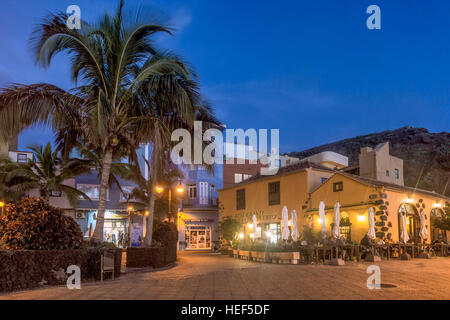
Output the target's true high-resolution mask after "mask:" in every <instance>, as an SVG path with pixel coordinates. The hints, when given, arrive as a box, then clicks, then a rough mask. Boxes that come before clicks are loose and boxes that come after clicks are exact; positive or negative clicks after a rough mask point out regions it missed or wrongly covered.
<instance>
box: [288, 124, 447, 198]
mask: <svg viewBox="0 0 450 320" xmlns="http://www.w3.org/2000/svg"><path fill="white" fill-rule="evenodd" d="M385 141H389V143H390V153H391V154H392V155H393V156H395V157H398V158H401V159H403V167H404V176H405V185H406V186H409V187H415V188H420V189H425V190H430V191H435V192H437V193H440V194H444V195H446V196H448V197H450V133H449V132H440V133H430V132H429V131H428V130H427V129H424V128H412V127H409V126H407V127H403V128H399V129H396V130H387V131H383V132H379V133H372V134H368V135H364V136H357V137H354V138H349V139H344V140H340V141H336V142H333V143H329V144H324V145H321V146H318V147H314V148H311V149H308V150H305V151H301V152H291V153H288V155H289V156H292V157H298V158H306V157H308V156H311V155H313V154H316V153H319V152H323V151H334V152H337V153H340V154H342V155H345V156H347V157H348V158H349V166H357V165H358V154H359V151H360V148H362V147H366V146H367V147H372V148H374V147H375V146H376V145H377V144H379V143H382V142H385Z"/></svg>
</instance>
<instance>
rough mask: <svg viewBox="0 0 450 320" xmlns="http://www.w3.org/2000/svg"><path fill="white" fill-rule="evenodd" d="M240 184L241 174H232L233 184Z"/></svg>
mask: <svg viewBox="0 0 450 320" xmlns="http://www.w3.org/2000/svg"><path fill="white" fill-rule="evenodd" d="M239 182H242V173H235V174H234V183H239Z"/></svg>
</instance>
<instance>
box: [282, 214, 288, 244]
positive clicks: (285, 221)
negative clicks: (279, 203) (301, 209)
mask: <svg viewBox="0 0 450 320" xmlns="http://www.w3.org/2000/svg"><path fill="white" fill-rule="evenodd" d="M281 218H282V221H283V231H282V232H281V239H283V240H289V226H288V224H289V212H288V209H287V207H286V206H284V207H283V211H282V213H281Z"/></svg>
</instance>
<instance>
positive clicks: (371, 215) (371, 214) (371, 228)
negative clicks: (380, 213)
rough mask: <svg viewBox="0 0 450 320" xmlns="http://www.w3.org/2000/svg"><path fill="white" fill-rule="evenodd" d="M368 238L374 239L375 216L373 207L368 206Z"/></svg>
mask: <svg viewBox="0 0 450 320" xmlns="http://www.w3.org/2000/svg"><path fill="white" fill-rule="evenodd" d="M367 236H368V237H369V239H372V240H375V238H376V235H375V216H374V209H373V207H370V208H369V232H367Z"/></svg>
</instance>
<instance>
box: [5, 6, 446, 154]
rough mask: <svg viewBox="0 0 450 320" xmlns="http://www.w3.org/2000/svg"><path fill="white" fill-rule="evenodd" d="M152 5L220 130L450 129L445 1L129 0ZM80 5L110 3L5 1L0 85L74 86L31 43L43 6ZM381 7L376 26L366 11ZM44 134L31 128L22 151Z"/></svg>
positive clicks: (346, 133)
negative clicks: (37, 60)
mask: <svg viewBox="0 0 450 320" xmlns="http://www.w3.org/2000/svg"><path fill="white" fill-rule="evenodd" d="M142 3H145V4H146V5H148V4H152V6H153V7H154V8H155V10H156V11H157V13H158V16H160V17H163V18H164V19H165V20H166V21H168V23H170V24H171V25H172V26H173V27H175V28H177V29H178V31H177V32H176V36H175V37H173V38H170V37H167V36H165V37H159V38H158V41H157V45H158V47H160V48H168V49H173V50H175V51H176V52H178V53H180V54H181V55H182V56H184V57H185V58H186V59H187V60H188V61H190V62H191V63H192V64H193V65H194V66H195V68H196V70H197V72H198V73H199V74H200V77H201V84H202V92H203V94H204V95H205V96H206V97H207V99H208V100H210V101H211V102H212V104H213V106H214V107H215V108H216V111H217V115H218V116H219V118H220V119H221V120H222V121H223V122H225V123H226V124H227V127H228V128H243V129H247V128H256V129H259V128H267V129H271V128H279V129H280V144H281V151H282V152H289V151H300V150H303V149H306V148H309V147H313V146H316V145H320V144H324V143H329V142H332V141H336V140H339V139H343V138H348V137H353V136H356V135H363V134H368V133H372V132H377V131H382V130H388V129H396V128H398V127H402V126H405V125H411V126H417V127H425V128H427V129H429V130H430V131H432V132H441V131H449V129H450V113H449V110H450V108H449V103H450V97H449V89H450V19H449V18H448V17H449V14H450V2H448V1H441V0H435V1H411V0H409V1H406V0H405V1H400V0H396V1H392V0H391V1H381V0H371V1H365V0H358V1H323V0H316V1H299V0H291V1H288V0H280V1H262V0H259V1H254V0H243V1H237V0H196V1H188V0H173V1H169V0H166V1H162V0H161V1H134V0H128V1H126V5H127V7H133V6H137V5H139V4H142ZM71 4H77V5H78V6H80V7H81V10H82V18H83V19H84V20H87V21H92V20H93V19H95V18H96V17H97V16H99V15H100V14H101V13H102V12H103V11H105V10H109V11H111V12H112V11H113V10H115V8H116V5H117V1H111V0H108V1H107V0H95V1H93V0H70V1H66V0H40V1H35V0H2V1H1V4H0V39H1V40H0V41H1V48H2V49H1V50H0V86H4V85H5V84H6V83H8V82H19V83H26V84H31V83H36V82H49V83H53V84H56V85H58V86H61V87H63V88H65V89H69V88H70V87H71V83H70V81H69V77H68V70H69V67H68V63H67V61H68V60H67V57H65V56H62V55H60V56H58V57H57V59H56V60H55V63H54V64H53V65H52V66H51V68H50V69H48V70H43V69H41V68H39V67H37V66H35V65H34V63H33V61H32V58H31V55H30V51H29V50H28V49H27V40H28V37H29V35H30V32H31V30H32V29H33V26H34V25H35V24H36V23H38V22H39V21H40V19H41V18H42V17H43V16H44V15H45V14H46V13H47V12H49V11H52V12H53V11H65V10H66V8H67V6H69V5H71ZM371 4H376V5H378V6H380V8H381V27H382V29H381V30H368V29H367V28H366V19H367V17H368V14H366V8H367V7H368V6H369V5H371ZM50 139H51V133H50V132H48V131H45V130H43V129H29V130H27V131H26V132H24V133H23V134H22V135H21V136H20V140H19V144H20V147H21V148H24V147H25V146H27V145H29V144H30V143H44V142H46V141H48V140H50Z"/></svg>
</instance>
